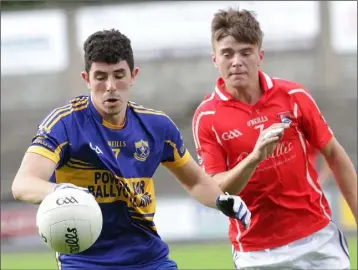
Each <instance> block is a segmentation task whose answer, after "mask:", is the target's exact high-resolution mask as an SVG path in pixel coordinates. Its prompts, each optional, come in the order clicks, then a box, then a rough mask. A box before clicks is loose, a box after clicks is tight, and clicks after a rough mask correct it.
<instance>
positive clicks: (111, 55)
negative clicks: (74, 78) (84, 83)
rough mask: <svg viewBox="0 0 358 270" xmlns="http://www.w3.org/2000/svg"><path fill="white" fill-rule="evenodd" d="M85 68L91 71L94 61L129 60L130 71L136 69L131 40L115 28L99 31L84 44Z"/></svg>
mask: <svg viewBox="0 0 358 270" xmlns="http://www.w3.org/2000/svg"><path fill="white" fill-rule="evenodd" d="M83 50H84V53H85V56H84V60H85V70H86V72H89V71H90V69H91V65H92V63H93V62H104V63H107V64H116V63H118V62H120V61H122V60H125V61H127V63H128V66H129V69H130V71H131V72H132V71H133V69H134V59H133V51H132V47H131V41H130V39H129V38H127V37H126V36H125V35H123V34H122V33H121V32H119V31H118V30H115V29H111V30H102V31H97V32H95V33H93V34H92V35H90V36H89V37H88V38H87V40H86V41H85V43H84V45H83Z"/></svg>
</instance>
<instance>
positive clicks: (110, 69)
mask: <svg viewBox="0 0 358 270" xmlns="http://www.w3.org/2000/svg"><path fill="white" fill-rule="evenodd" d="M137 74H138V68H135V69H134V70H133V72H131V71H130V69H129V66H128V63H127V61H120V62H118V63H117V64H107V63H102V62H93V63H92V65H91V69H90V71H89V73H86V72H82V78H83V79H84V80H85V82H86V84H87V86H88V88H89V89H90V90H91V98H92V101H93V103H94V105H95V106H96V108H97V109H98V110H99V111H100V113H101V114H103V115H107V116H113V115H117V114H119V112H120V111H121V110H122V109H123V108H125V107H126V105H127V102H128V95H129V89H130V88H131V86H133V85H134V81H135V77H136V76H137Z"/></svg>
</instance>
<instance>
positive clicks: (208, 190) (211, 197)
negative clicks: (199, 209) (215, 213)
mask: <svg viewBox="0 0 358 270" xmlns="http://www.w3.org/2000/svg"><path fill="white" fill-rule="evenodd" d="M187 190H188V192H189V194H190V195H191V196H192V197H193V198H194V199H196V200H197V201H199V202H200V203H202V204H204V205H206V206H208V207H211V208H216V199H217V197H218V196H220V195H222V194H224V193H223V191H222V190H221V189H220V187H219V186H218V185H217V183H216V182H215V181H213V179H212V178H211V177H210V176H208V175H206V174H204V173H203V175H202V176H201V177H200V178H199V179H198V182H197V183H196V184H195V185H193V186H192V187H190V188H188V189H187Z"/></svg>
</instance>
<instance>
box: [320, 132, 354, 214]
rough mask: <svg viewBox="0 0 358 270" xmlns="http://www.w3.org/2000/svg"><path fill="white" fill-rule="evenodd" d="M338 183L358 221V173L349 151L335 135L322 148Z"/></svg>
mask: <svg viewBox="0 0 358 270" xmlns="http://www.w3.org/2000/svg"><path fill="white" fill-rule="evenodd" d="M321 153H322V154H323V156H324V157H325V159H326V161H327V163H328V165H329V167H330V169H331V170H332V173H333V175H334V177H335V179H336V182H337V185H338V187H339V189H340V191H341V193H342V195H343V197H344V199H345V200H346V202H347V204H348V206H349V208H350V209H351V211H352V213H353V215H354V217H355V220H356V221H357V173H356V171H355V168H354V166H353V164H352V162H351V160H350V158H349V157H348V155H347V153H346V152H345V150H344V149H343V147H342V146H341V145H340V144H339V142H338V141H337V140H336V139H335V138H334V137H333V138H332V139H331V140H330V142H329V143H328V144H327V145H326V146H325V147H324V148H323V149H322V150H321Z"/></svg>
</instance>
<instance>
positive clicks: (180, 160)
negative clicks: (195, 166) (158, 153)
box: [162, 140, 191, 168]
mask: <svg viewBox="0 0 358 270" xmlns="http://www.w3.org/2000/svg"><path fill="white" fill-rule="evenodd" d="M165 142H166V143H168V144H170V146H171V147H173V156H174V161H165V162H162V164H163V165H164V166H165V167H167V168H179V167H181V166H183V165H185V164H186V163H187V162H188V160H189V158H190V157H191V156H190V153H189V151H188V150H187V149H185V154H184V155H183V156H182V157H181V156H180V154H179V152H178V149H177V146H176V144H175V143H174V142H172V141H169V140H166V141H165Z"/></svg>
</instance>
